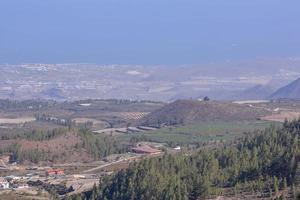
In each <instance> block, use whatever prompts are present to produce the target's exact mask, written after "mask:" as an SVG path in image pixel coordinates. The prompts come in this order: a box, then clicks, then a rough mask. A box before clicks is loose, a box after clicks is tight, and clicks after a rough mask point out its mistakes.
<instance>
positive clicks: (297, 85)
mask: <svg viewBox="0 0 300 200" xmlns="http://www.w3.org/2000/svg"><path fill="white" fill-rule="evenodd" d="M279 98H288V99H300V78H298V79H297V80H295V81H293V82H292V83H290V84H288V85H286V86H284V87H282V88H280V89H278V90H277V91H276V92H274V93H273V94H272V95H270V97H269V99H279Z"/></svg>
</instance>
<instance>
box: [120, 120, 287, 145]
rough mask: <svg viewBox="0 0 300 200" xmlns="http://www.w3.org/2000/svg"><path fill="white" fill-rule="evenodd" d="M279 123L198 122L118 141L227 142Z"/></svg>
mask: <svg viewBox="0 0 300 200" xmlns="http://www.w3.org/2000/svg"><path fill="white" fill-rule="evenodd" d="M280 124H281V123H280V122H269V121H260V120H257V121H231V122H225V121H219V122H199V123H197V124H190V125H184V126H168V127H164V128H161V129H158V130H154V131H147V132H145V133H139V134H131V135H122V136H120V137H121V139H120V140H128V139H129V138H131V137H134V136H135V137H138V138H142V139H144V140H148V141H153V142H163V143H168V144H172V145H187V144H193V143H204V142H210V141H221V140H222V141H228V140H232V139H234V138H236V137H241V136H242V135H243V134H245V133H247V132H250V131H253V130H264V129H265V128H266V127H269V126H271V125H276V126H279V125H280Z"/></svg>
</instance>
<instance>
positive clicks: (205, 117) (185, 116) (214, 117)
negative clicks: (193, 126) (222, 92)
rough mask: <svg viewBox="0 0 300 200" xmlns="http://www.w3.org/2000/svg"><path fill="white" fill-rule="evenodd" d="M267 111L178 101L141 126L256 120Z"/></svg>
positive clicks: (156, 113)
mask: <svg viewBox="0 0 300 200" xmlns="http://www.w3.org/2000/svg"><path fill="white" fill-rule="evenodd" d="M267 114H269V112H268V111H267V110H264V109H262V108H255V107H252V106H249V105H240V104H235V103H230V102H217V101H196V100H177V101H175V102H173V103H170V104H167V105H166V106H164V107H162V108H160V109H158V110H156V111H154V112H152V113H151V114H149V115H147V116H145V117H144V118H142V119H141V120H140V122H139V124H140V125H147V126H159V125H175V124H190V123H196V122H203V121H236V120H255V119H257V118H260V117H262V116H265V115H267Z"/></svg>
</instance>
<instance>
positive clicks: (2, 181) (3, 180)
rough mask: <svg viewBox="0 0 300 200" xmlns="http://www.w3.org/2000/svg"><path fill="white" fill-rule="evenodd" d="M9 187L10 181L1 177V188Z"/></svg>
mask: <svg viewBox="0 0 300 200" xmlns="http://www.w3.org/2000/svg"><path fill="white" fill-rule="evenodd" d="M8 188H9V182H8V181H7V180H6V179H5V178H3V177H0V189H8Z"/></svg>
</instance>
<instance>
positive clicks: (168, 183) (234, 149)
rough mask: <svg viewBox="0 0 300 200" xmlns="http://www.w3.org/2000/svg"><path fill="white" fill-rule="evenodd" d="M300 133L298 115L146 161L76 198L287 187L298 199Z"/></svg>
mask: <svg viewBox="0 0 300 200" xmlns="http://www.w3.org/2000/svg"><path fill="white" fill-rule="evenodd" d="M299 134H300V119H299V120H294V121H291V122H287V121H286V122H285V123H284V124H283V126H282V127H280V128H278V127H275V126H271V127H269V128H267V129H265V130H264V131H259V132H253V133H251V134H250V133H249V134H248V135H247V136H246V137H245V138H243V139H241V140H240V141H238V142H234V143H231V144H230V145H228V144H227V145H223V146H218V147H213V148H211V147H210V148H202V149H201V150H199V151H197V152H195V153H193V154H191V155H189V154H185V153H181V154H174V155H171V154H165V155H164V156H162V157H156V158H149V159H145V160H143V161H141V162H135V163H133V164H131V166H130V167H129V168H128V169H126V170H122V171H119V172H118V173H116V174H114V175H112V176H110V177H107V178H105V179H102V180H101V181H100V187H94V189H93V191H91V192H90V193H87V195H82V196H75V197H73V198H74V199H81V198H82V199H92V200H94V199H99V200H102V199H103V200H107V199H110V200H120V199H122V200H133V199H137V200H138V199H152V200H155V199H172V200H187V199H191V200H194V199H209V198H214V197H217V196H220V195H223V196H229V197H230V196H237V195H242V194H244V195H253V196H255V198H274V199H276V198H277V199H285V197H284V195H285V194H286V193H284V192H283V191H286V190H287V188H289V190H290V191H291V192H290V193H291V195H292V196H294V197H295V196H296V193H297V189H296V188H297V187H298V186H299V184H300V162H299V159H300V151H299V147H300V146H299V145H300V140H299Z"/></svg>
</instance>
